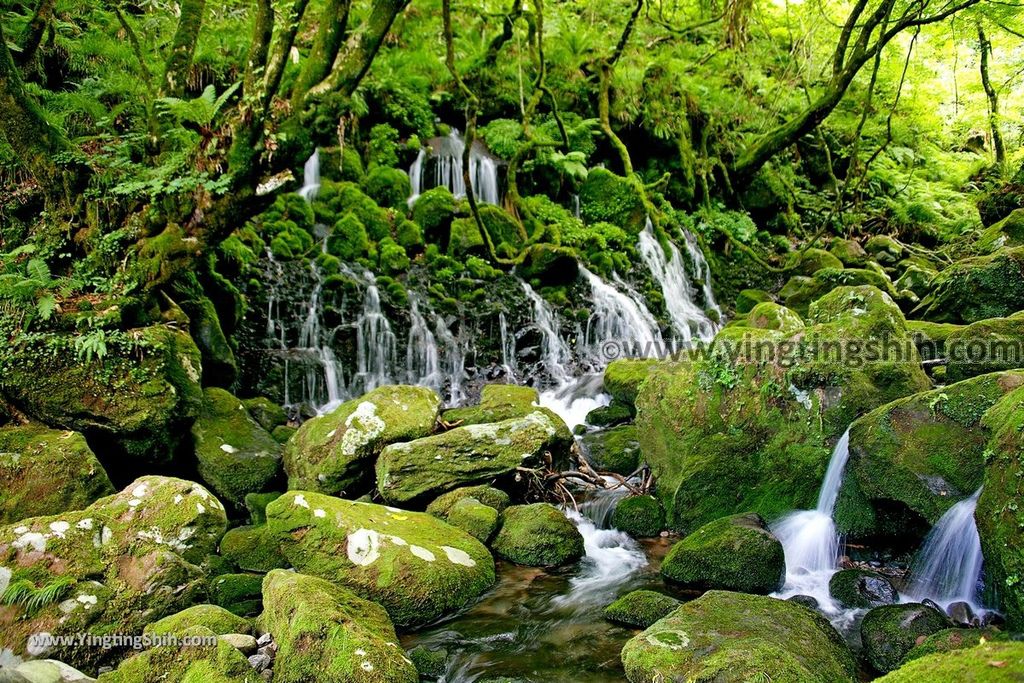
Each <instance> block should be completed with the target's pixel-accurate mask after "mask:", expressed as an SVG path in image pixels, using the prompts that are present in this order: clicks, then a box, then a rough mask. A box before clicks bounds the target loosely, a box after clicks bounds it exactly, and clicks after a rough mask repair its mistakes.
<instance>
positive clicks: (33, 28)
mask: <svg viewBox="0 0 1024 683" xmlns="http://www.w3.org/2000/svg"><path fill="white" fill-rule="evenodd" d="M55 4H56V0H39V3H38V4H37V5H36V10H35V12H33V13H32V18H31V19H29V22H28V24H26V25H25V31H24V32H23V33H22V35H21V54H20V55H18V64H20V65H25V64H31V63H32V61H33V60H34V59H35V57H36V52H37V51H38V50H39V45H40V44H41V43H42V42H43V34H44V33H45V32H46V26H47V24H49V23H50V19H51V18H52V17H53V6H54V5H55Z"/></svg>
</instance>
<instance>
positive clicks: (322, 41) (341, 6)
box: [293, 0, 352, 106]
mask: <svg viewBox="0 0 1024 683" xmlns="http://www.w3.org/2000/svg"><path fill="white" fill-rule="evenodd" d="M351 8H352V0H329V1H328V3H327V4H326V5H325V6H324V9H323V12H322V13H321V15H320V28H319V29H318V30H317V34H316V38H314V39H313V48H312V49H311V50H310V51H309V56H308V57H306V63H305V64H303V65H302V71H301V72H300V73H299V77H298V78H297V79H296V83H295V94H296V97H297V100H296V101H294V102H293V104H295V105H296V106H301V102H302V98H303V97H305V95H306V92H307V91H308V90H309V89H310V88H312V87H313V86H314V85H316V84H317V83H319V82H320V81H322V80H324V79H325V78H327V74H328V73H330V71H331V65H332V64H334V59H335V58H336V57H337V56H338V51H339V50H341V44H342V42H343V41H344V39H345V33H346V30H347V28H348V16H349V11H350V9H351Z"/></svg>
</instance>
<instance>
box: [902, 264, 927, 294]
mask: <svg viewBox="0 0 1024 683" xmlns="http://www.w3.org/2000/svg"><path fill="white" fill-rule="evenodd" d="M935 276H936V272H935V271H934V270H932V269H930V268H920V267H918V266H916V265H910V266H908V267H907V268H906V269H905V270H904V271H903V274H902V275H900V277H899V279H898V280H896V283H895V287H896V289H897V290H898V291H903V290H905V289H906V290H910V291H911V292H913V293H914V294H916V295H917V296H919V297H922V296H926V295H927V294H928V292H929V291H931V283H932V280H933V279H934V278H935Z"/></svg>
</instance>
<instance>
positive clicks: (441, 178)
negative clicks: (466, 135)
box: [409, 128, 500, 206]
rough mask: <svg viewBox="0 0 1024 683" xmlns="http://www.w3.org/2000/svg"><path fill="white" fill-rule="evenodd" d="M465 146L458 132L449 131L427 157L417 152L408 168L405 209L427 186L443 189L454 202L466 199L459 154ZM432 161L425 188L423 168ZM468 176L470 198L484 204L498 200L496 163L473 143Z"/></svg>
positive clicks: (426, 154) (426, 153) (494, 202)
mask: <svg viewBox="0 0 1024 683" xmlns="http://www.w3.org/2000/svg"><path fill="white" fill-rule="evenodd" d="M465 149H466V143H465V142H464V141H463V138H462V136H461V135H460V134H459V131H457V130H455V129H454V128H453V129H452V131H451V133H449V134H448V136H447V137H445V138H441V139H440V140H439V141H438V142H437V144H436V146H435V149H433V150H432V151H431V153H429V154H428V152H427V150H426V149H421V150H420V152H419V154H417V155H416V160H415V161H414V162H413V164H412V166H410V167H409V183H410V186H411V191H410V194H409V206H412V205H413V204H415V203H416V199H417V198H418V197H419V196H420V195H421V194H423V193H424V192H425V191H426V190H428V189H429V187H447V188H448V189H449V190H450V191H451V193H452V194H453V195H455V197H456V198H457V199H461V198H463V197H465V196H466V181H465V178H464V177H463V174H462V171H463V168H462V155H463V153H464V152H465ZM428 160H433V164H434V177H433V184H432V185H430V186H429V187H428V186H427V174H426V173H425V171H426V166H427V162H428ZM469 177H470V180H471V182H472V183H473V196H474V197H475V198H476V199H477V201H479V202H482V203H484V204H497V203H498V202H499V201H500V194H499V189H498V160H497V159H495V158H494V157H493V156H491V155H490V154H488V153H487V152H486V150H485V149H484V148H483V146H482V145H480V144H479V143H474V145H473V147H472V148H471V149H470V150H469Z"/></svg>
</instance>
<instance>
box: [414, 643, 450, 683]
mask: <svg viewBox="0 0 1024 683" xmlns="http://www.w3.org/2000/svg"><path fill="white" fill-rule="evenodd" d="M405 654H406V656H407V657H409V659H410V660H412V664H413V666H415V667H416V671H418V672H419V674H420V679H421V680H423V679H425V680H428V681H436V680H438V679H439V678H441V677H442V676H444V674H445V671H446V670H447V668H448V653H447V652H445V651H444V650H431V649H430V648H427V647H424V646H423V645H417V646H416V647H414V648H413V649H411V650H407V651H406V653H405Z"/></svg>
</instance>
